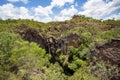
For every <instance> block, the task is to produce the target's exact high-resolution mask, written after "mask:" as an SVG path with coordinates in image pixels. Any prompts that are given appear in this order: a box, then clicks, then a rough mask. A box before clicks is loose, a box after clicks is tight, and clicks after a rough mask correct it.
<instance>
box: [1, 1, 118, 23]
mask: <svg viewBox="0 0 120 80" xmlns="http://www.w3.org/2000/svg"><path fill="white" fill-rule="evenodd" d="M73 15H85V16H87V17H92V18H95V19H113V18H115V19H117V20H120V0H0V19H3V20H6V19H34V20H37V21H40V22H45V23H46V22H50V21H64V20H69V19H71V17H72V16H73Z"/></svg>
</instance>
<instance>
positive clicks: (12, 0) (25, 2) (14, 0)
mask: <svg viewBox="0 0 120 80" xmlns="http://www.w3.org/2000/svg"><path fill="white" fill-rule="evenodd" d="M7 1H9V2H11V3H15V2H23V3H24V4H27V3H28V1H29V0H7Z"/></svg>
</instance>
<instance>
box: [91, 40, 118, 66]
mask: <svg viewBox="0 0 120 80" xmlns="http://www.w3.org/2000/svg"><path fill="white" fill-rule="evenodd" d="M92 54H93V55H94V56H96V57H97V59H99V60H104V61H105V62H107V61H109V62H110V63H111V64H115V65H118V66H119V67H120V40H115V39H113V40H111V42H108V43H106V44H104V45H102V46H97V47H96V50H95V51H92Z"/></svg>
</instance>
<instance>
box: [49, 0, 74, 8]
mask: <svg viewBox="0 0 120 80" xmlns="http://www.w3.org/2000/svg"><path fill="white" fill-rule="evenodd" d="M66 3H70V4H72V3H74V0H52V2H51V6H53V7H55V6H58V7H62V6H64V5H65V4H66Z"/></svg>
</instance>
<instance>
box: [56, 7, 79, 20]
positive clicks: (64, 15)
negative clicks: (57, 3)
mask: <svg viewBox="0 0 120 80" xmlns="http://www.w3.org/2000/svg"><path fill="white" fill-rule="evenodd" d="M77 12H78V10H77V9H76V8H75V7H74V6H73V5H72V6H71V7H70V8H68V9H63V10H62V11H61V12H60V14H59V15H58V16H55V20H56V21H64V20H69V19H70V18H71V17H72V16H73V15H75V14H77Z"/></svg>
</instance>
